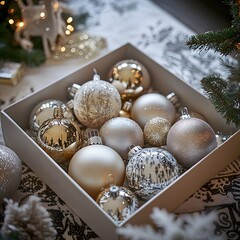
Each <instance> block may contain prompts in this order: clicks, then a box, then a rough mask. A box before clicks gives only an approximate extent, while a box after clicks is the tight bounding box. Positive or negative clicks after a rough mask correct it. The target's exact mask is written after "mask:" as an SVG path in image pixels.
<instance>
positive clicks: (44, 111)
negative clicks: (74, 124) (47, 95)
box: [29, 99, 74, 133]
mask: <svg viewBox="0 0 240 240" xmlns="http://www.w3.org/2000/svg"><path fill="white" fill-rule="evenodd" d="M55 107H61V108H62V110H63V116H64V117H65V118H69V119H70V120H72V121H73V120H74V115H73V111H72V110H71V109H70V108H69V106H68V105H67V104H65V103H63V102H62V101H60V100H56V99H47V100H45V101H42V102H40V103H39V104H37V105H36V106H35V107H34V108H33V110H32V112H31V114H30V119H29V124H30V129H31V130H32V131H33V132H35V133H36V132H37V131H38V129H39V127H40V126H41V125H42V124H43V122H45V121H46V120H48V119H49V118H52V117H53V112H54V108H55Z"/></svg>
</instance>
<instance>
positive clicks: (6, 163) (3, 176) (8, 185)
mask: <svg viewBox="0 0 240 240" xmlns="http://www.w3.org/2000/svg"><path fill="white" fill-rule="evenodd" d="M21 178H22V163H21V160H20V159H19V157H18V156H17V154H16V153H15V152H14V151H13V150H11V149H10V148H8V147H6V146H3V145H0V204H1V203H2V202H3V200H4V198H10V197H11V196H12V195H13V194H14V193H15V192H16V191H17V189H18V186H19V184H20V181H21Z"/></svg>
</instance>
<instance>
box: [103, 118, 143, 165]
mask: <svg viewBox="0 0 240 240" xmlns="http://www.w3.org/2000/svg"><path fill="white" fill-rule="evenodd" d="M99 135H100V137H101V138H102V141H103V144H105V145H107V146H109V147H110V148H112V149H114V150H115V151H116V152H117V153H118V154H119V155H120V156H121V157H122V159H123V160H124V161H125V160H127V156H128V152H129V147H130V146H132V145H134V146H136V145H137V146H143V145H144V137H143V131H142V129H141V128H140V126H139V125H138V124H137V123H136V122H135V121H133V120H132V119H129V118H125V117H116V118H112V119H110V120H108V121H107V122H105V123H104V124H103V125H102V127H101V128H100V131H99Z"/></svg>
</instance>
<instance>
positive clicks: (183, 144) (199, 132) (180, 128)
mask: <svg viewBox="0 0 240 240" xmlns="http://www.w3.org/2000/svg"><path fill="white" fill-rule="evenodd" d="M216 147H217V140H216V136H215V133H214V131H213V129H212V127H211V126H210V125H209V124H208V123H206V122H205V121H203V120H201V119H198V118H191V117H190V116H189V115H188V111H187V109H186V108H184V109H183V113H182V117H181V120H179V121H177V122H176V123H175V124H174V125H173V126H172V127H171V129H170V130H169V132H168V135H167V149H168V151H169V152H171V153H172V154H173V155H174V157H175V158H176V159H177V160H178V162H179V163H180V164H182V165H183V166H184V167H186V168H190V167H192V166H193V165H194V164H196V163H197V162H198V161H200V160H201V159H202V158H203V157H205V156H206V155H207V154H208V153H210V152H211V151H212V150H213V149H215V148H216Z"/></svg>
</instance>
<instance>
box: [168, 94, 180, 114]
mask: <svg viewBox="0 0 240 240" xmlns="http://www.w3.org/2000/svg"><path fill="white" fill-rule="evenodd" d="M166 98H167V99H168V100H169V101H170V102H171V103H172V104H173V105H174V107H175V108H176V110H177V111H179V109H180V108H181V103H180V101H179V97H178V96H177V95H176V93H175V92H171V93H169V94H168V95H167V96H166Z"/></svg>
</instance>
